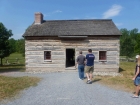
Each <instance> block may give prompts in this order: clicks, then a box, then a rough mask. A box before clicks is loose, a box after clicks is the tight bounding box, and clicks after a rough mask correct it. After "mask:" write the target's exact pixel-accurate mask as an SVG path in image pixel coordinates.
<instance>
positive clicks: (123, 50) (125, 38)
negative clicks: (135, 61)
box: [120, 28, 139, 57]
mask: <svg viewBox="0 0 140 105" xmlns="http://www.w3.org/2000/svg"><path fill="white" fill-rule="evenodd" d="M120 32H121V33H122V36H121V37H120V55H121V56H127V57H133V56H135V54H136V51H135V50H136V49H137V48H134V47H135V45H136V44H137V42H138V41H137V37H138V34H139V33H138V29H136V28H134V29H132V30H127V29H125V28H123V29H120Z"/></svg>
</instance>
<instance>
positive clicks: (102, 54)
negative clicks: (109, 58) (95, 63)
mask: <svg viewBox="0 0 140 105" xmlns="http://www.w3.org/2000/svg"><path fill="white" fill-rule="evenodd" d="M99 60H106V51H99Z"/></svg>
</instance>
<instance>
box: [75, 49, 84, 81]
mask: <svg viewBox="0 0 140 105" xmlns="http://www.w3.org/2000/svg"><path fill="white" fill-rule="evenodd" d="M84 63H85V56H84V55H82V51H79V56H78V57H77V62H76V65H77V64H78V73H79V78H80V79H81V80H83V79H84V67H85V64H84Z"/></svg>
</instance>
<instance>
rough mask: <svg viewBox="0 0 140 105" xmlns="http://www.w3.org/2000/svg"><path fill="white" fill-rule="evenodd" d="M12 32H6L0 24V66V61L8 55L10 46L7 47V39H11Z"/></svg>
mask: <svg viewBox="0 0 140 105" xmlns="http://www.w3.org/2000/svg"><path fill="white" fill-rule="evenodd" d="M12 35H13V34H12V30H7V28H6V27H5V26H4V25H3V24H2V23H0V59H1V65H2V59H3V58H4V57H7V56H9V55H10V45H9V41H8V39H9V37H11V36H12Z"/></svg>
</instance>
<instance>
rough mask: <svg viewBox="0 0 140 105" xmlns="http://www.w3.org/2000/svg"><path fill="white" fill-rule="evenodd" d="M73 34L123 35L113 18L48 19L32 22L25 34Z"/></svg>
mask: <svg viewBox="0 0 140 105" xmlns="http://www.w3.org/2000/svg"><path fill="white" fill-rule="evenodd" d="M61 35H62V36H65V35H66V36H73V35H89V36H90V35H121V33H120V31H119V30H118V28H117V27H116V26H115V24H114V23H113V21H112V20H111V19H92V20H47V21H44V22H43V23H42V24H39V25H35V24H32V25H31V26H30V27H29V28H28V29H27V30H26V32H25V33H24V34H23V36H24V37H26V36H61Z"/></svg>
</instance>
